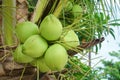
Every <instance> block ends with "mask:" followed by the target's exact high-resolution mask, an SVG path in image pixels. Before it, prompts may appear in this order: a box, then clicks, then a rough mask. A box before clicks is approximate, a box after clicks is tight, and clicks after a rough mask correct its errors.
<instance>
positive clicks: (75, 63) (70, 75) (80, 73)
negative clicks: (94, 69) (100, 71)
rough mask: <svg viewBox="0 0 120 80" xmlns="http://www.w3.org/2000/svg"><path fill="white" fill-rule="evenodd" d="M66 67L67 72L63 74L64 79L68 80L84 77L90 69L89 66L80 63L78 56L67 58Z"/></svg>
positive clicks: (77, 79) (79, 79)
mask: <svg viewBox="0 0 120 80" xmlns="http://www.w3.org/2000/svg"><path fill="white" fill-rule="evenodd" d="M66 68H67V69H68V72H67V73H65V74H64V75H65V79H68V80H81V79H83V78H85V77H86V76H87V75H88V74H89V72H90V71H91V68H90V67H89V66H87V65H86V64H84V63H82V62H81V61H80V58H78V57H77V56H74V57H71V58H70V59H69V61H68V64H67V65H66Z"/></svg>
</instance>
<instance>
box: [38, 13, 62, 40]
mask: <svg viewBox="0 0 120 80" xmlns="http://www.w3.org/2000/svg"><path fill="white" fill-rule="evenodd" d="M39 30H40V35H41V36H43V37H44V38H45V39H46V40H48V41H54V40H57V39H59V37H60V35H61V34H62V24H61V22H60V21H59V19H57V18H56V17H55V16H54V15H53V14H50V15H48V16H46V17H45V18H44V19H43V21H42V22H41V24H40V29H39Z"/></svg>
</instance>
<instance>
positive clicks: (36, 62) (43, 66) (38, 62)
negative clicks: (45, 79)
mask: <svg viewBox="0 0 120 80" xmlns="http://www.w3.org/2000/svg"><path fill="white" fill-rule="evenodd" d="M30 64H31V65H33V66H35V67H37V68H38V69H39V70H40V72H48V71H50V68H49V67H48V66H47V65H46V63H45V60H44V57H40V58H38V59H36V60H34V61H32V62H31V63H30Z"/></svg>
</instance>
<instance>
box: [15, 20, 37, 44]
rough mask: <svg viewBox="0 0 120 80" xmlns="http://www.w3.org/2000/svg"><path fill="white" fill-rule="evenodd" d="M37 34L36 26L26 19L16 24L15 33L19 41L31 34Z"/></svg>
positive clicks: (23, 40)
mask: <svg viewBox="0 0 120 80" xmlns="http://www.w3.org/2000/svg"><path fill="white" fill-rule="evenodd" d="M35 34H39V29H38V26H37V25H36V24H34V23H32V22H29V21H26V22H22V23H18V24H17V25H16V35H17V37H18V39H19V40H20V42H21V43H24V42H25V41H26V39H27V38H29V37H30V36H32V35H35Z"/></svg>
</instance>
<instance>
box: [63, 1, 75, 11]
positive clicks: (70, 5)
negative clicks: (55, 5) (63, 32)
mask: <svg viewBox="0 0 120 80" xmlns="http://www.w3.org/2000/svg"><path fill="white" fill-rule="evenodd" d="M72 7H73V4H72V2H71V1H67V4H66V5H65V11H70V10H71V9H72Z"/></svg>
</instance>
